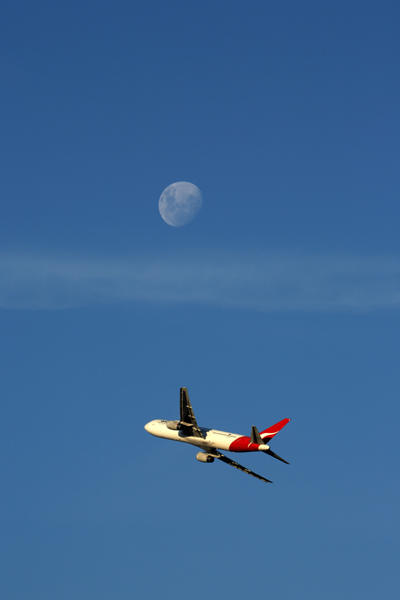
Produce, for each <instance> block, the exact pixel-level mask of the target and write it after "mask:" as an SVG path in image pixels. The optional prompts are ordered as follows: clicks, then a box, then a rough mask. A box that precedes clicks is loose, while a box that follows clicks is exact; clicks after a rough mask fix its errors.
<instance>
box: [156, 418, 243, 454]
mask: <svg viewBox="0 0 400 600" xmlns="http://www.w3.org/2000/svg"><path fill="white" fill-rule="evenodd" d="M167 422H168V421H166V420H163V419H155V420H154V421H150V423H147V425H145V429H146V431H148V432H149V433H151V434H152V435H155V436H156V437H161V438H165V439H167V440H174V441H175V442H186V443H187V444H193V446H198V447H199V448H203V449H204V450H207V449H210V450H211V449H214V450H217V449H218V450H229V447H230V445H231V444H232V442H234V441H235V440H237V439H238V438H241V437H243V436H242V435H238V434H236V433H228V432H226V431H218V430H217V429H207V428H206V427H200V430H201V432H202V434H203V436H204V438H199V437H194V436H191V435H185V434H184V433H183V432H182V431H179V430H178V431H174V430H171V429H168V427H167Z"/></svg>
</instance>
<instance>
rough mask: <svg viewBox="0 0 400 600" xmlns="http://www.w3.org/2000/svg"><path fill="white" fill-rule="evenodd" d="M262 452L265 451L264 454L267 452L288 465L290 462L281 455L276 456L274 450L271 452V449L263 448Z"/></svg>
mask: <svg viewBox="0 0 400 600" xmlns="http://www.w3.org/2000/svg"><path fill="white" fill-rule="evenodd" d="M262 452H265V454H269V455H270V456H273V457H274V458H277V459H278V460H281V461H282V462H284V463H286V464H287V465H290V463H288V461H287V460H285V459H284V458H282V457H281V456H278V455H277V454H275V452H272V450H271V449H269V450H263V451H262Z"/></svg>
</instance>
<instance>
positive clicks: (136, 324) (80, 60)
mask: <svg viewBox="0 0 400 600" xmlns="http://www.w3.org/2000/svg"><path fill="white" fill-rule="evenodd" d="M399 31H400V6H399V4H398V3H397V2H379V3H377V2H368V1H367V2H365V1H364V2H358V1H355V2H342V1H332V2H323V1H315V2H311V1H305V2H294V1H292V2H290V1H273V2H269V1H263V2H261V1H250V2H242V1H240V2H239V1H235V0H230V1H217V2H215V1H214V2H210V1H208V0H206V1H203V2H194V1H188V0H186V1H182V0H179V1H170V2H160V1H151V0H150V1H149V0H147V1H146V2H144V1H134V2H132V1H131V2H124V1H118V0H117V1H115V2H113V3H111V2H104V1H99V0H97V1H96V2H95V1H88V0H80V1H79V2H73V1H69V2H56V3H55V2H35V3H32V2H21V1H18V0H15V1H14V2H12V3H11V2H8V3H5V4H4V3H3V6H2V9H1V19H0V33H1V35H0V74H1V100H0V102H1V104H0V110H1V130H0V136H1V144H0V151H1V165H2V178H1V190H0V202H1V213H0V215H1V218H0V251H1V253H3V254H4V253H10V252H24V253H26V254H28V255H29V254H30V253H42V255H45V256H59V255H62V256H74V257H76V256H78V257H79V256H84V257H87V256H90V257H94V258H96V259H97V258H101V259H103V258H106V259H108V258H110V257H111V258H112V259H113V260H119V257H122V258H126V257H130V256H135V257H142V256H143V257H154V258H156V259H157V258H160V257H161V258H165V257H167V258H168V256H170V255H172V254H173V255H174V256H179V255H184V256H187V255H190V253H191V252H194V253H197V255H201V254H202V253H204V254H205V253H208V254H209V253H210V252H211V253H212V252H213V251H219V252H224V253H226V254H227V255H229V254H230V253H232V254H233V253H235V255H237V254H238V253H239V254H240V253H241V252H244V253H247V255H248V254H249V253H250V254H251V252H253V251H254V252H259V251H263V252H264V251H265V252H292V253H297V252H306V253H307V252H311V253H314V254H315V255H321V256H323V255H325V254H326V253H333V254H335V253H336V254H338V255H341V254H346V253H349V254H355V255H357V256H366V257H368V256H375V255H387V256H398V255H399V254H400V239H399V234H398V231H399V217H400V211H399V183H400V182H399V179H400V178H399V155H400V149H399V124H400V123H399V121H400V119H399V100H400V94H399V92H400V84H399V76H398V74H399V68H400V65H399V57H400V53H399ZM180 180H184V181H191V182H193V183H194V184H196V185H197V186H199V188H200V189H201V190H202V193H203V198H204V205H203V208H202V211H201V212H200V214H199V215H198V217H197V218H196V219H195V220H194V221H193V222H192V223H191V224H189V225H188V226H186V227H183V228H180V229H176V228H172V227H169V226H167V225H166V224H165V223H164V222H163V221H162V219H161V218H160V216H159V213H158V205H157V203H158V198H159V196H160V194H161V192H162V191H163V189H164V188H165V187H166V186H167V185H169V184H170V183H173V182H174V181H180ZM0 323H1V343H0V348H1V356H0V365H1V404H0V405H1V412H0V445H1V486H0V489H1V491H0V502H1V505H0V507H1V512H0V527H1V531H0V534H1V535H0V537H1V564H2V569H1V570H2V576H1V581H0V592H1V596H2V597H3V598H7V600H14V599H15V600H20V599H25V598H29V600H36V599H38V600H39V599H40V600H44V599H46V600H47V599H51V600H55V599H57V600H58V599H60V600H64V599H65V600H67V599H68V600H70V599H71V598H74V599H82V600H88V599H93V600H103V599H115V598H119V599H128V598H144V599H147V598H149V599H150V598H155V597H157V596H159V597H162V598H164V599H165V600H169V599H172V598H181V597H182V598H184V597H186V596H190V597H191V598H193V600H197V599H200V598H204V597H217V596H218V597H222V598H242V597H247V596H249V595H250V596H257V597H258V596H262V597H270V596H273V597H275V598H281V599H285V600H286V599H292V598H298V599H304V600H305V599H307V600H310V599H321V598H324V599H332V600H333V599H336V598H338V597H340V598H363V599H365V600H369V599H372V598H374V599H375V598H378V597H379V598H395V597H397V593H398V587H399V583H400V582H399V568H398V556H399V550H400V548H399V526H400V522H399V509H398V507H399V501H400V494H399V492H400V485H399V457H400V452H399V441H398V440H399V434H398V427H399V416H400V410H399V387H400V372H399V356H400V338H399V325H400V313H399V311H398V309H394V310H388V309H381V310H376V311H370V312H360V313H357V312H351V313H350V312H346V311H344V312H340V313H339V312H337V313H335V311H331V312H324V311H322V312H318V311H315V312H313V311H307V312H301V311H296V310H293V311H282V312H280V311H274V312H254V311H251V310H249V309H246V308H243V309H242V310H239V309H238V310H233V309H228V308H226V309H224V308H223V307H221V308H218V307H212V306H210V307H205V306H199V305H196V304H190V303H187V304H185V305H174V304H172V305H169V304H165V305H164V304H163V303H162V302H161V303H160V304H158V305H154V304H146V303H137V302H136V303H135V302H132V303H129V302H128V303H123V304H120V305H118V304H117V305H115V304H114V305H110V306H107V305H103V306H100V307H99V306H90V305H89V306H85V307H77V308H74V309H69V310H12V309H11V310H5V309H2V310H1V311H0ZM180 386H187V387H188V389H189V393H190V397H191V400H192V404H193V407H194V410H195V414H196V417H197V420H198V422H199V423H200V424H201V425H204V426H210V427H215V428H218V429H223V430H228V431H233V432H238V433H243V434H247V435H248V434H249V432H250V427H251V425H253V424H255V425H257V426H258V427H259V429H263V428H265V427H267V426H269V425H271V424H273V423H275V422H276V421H278V420H280V419H282V418H285V417H289V418H291V419H292V421H291V423H290V424H289V425H288V426H287V427H286V428H285V429H284V430H283V431H282V432H281V433H280V434H279V436H278V437H277V438H276V439H275V441H274V443H273V449H274V450H275V451H276V452H277V453H278V454H280V455H282V456H283V457H284V458H286V459H287V460H289V461H290V463H291V465H290V466H286V465H283V464H282V463H280V462H278V461H274V460H273V459H271V458H269V457H266V456H264V455H261V456H259V455H256V456H246V455H241V456H240V458H239V462H241V463H243V464H245V465H246V466H248V467H249V468H251V469H253V470H255V471H257V472H259V473H261V474H263V475H265V476H266V477H268V478H271V479H272V480H273V481H274V482H275V483H274V484H273V485H266V484H263V483H262V482H260V481H258V480H256V479H253V478H251V477H248V476H246V475H244V474H243V473H240V472H238V471H236V470H234V469H231V468H229V467H227V466H226V465H223V464H222V463H221V464H220V463H218V464H216V463H214V464H213V465H207V466H206V465H202V464H200V463H198V462H197V461H196V460H195V450H194V449H193V448H191V447H190V446H186V445H183V444H182V445H180V444H172V443H170V442H167V441H164V440H160V439H156V438H153V437H150V436H149V435H148V434H147V433H146V432H145V430H144V429H143V426H144V424H145V423H146V422H147V421H150V420H152V419H154V418H173V419H174V418H178V416H179V412H178V409H179V405H178V401H179V387H180Z"/></svg>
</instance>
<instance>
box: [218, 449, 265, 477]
mask: <svg viewBox="0 0 400 600" xmlns="http://www.w3.org/2000/svg"><path fill="white" fill-rule="evenodd" d="M208 452H209V451H208ZM209 453H210V454H211V455H212V456H214V457H215V458H218V459H219V460H221V461H222V462H224V463H226V464H227V465H231V466H232V467H235V469H239V471H243V472H244V473H247V474H248V475H253V477H256V478H257V479H261V481H265V482H266V483H272V481H270V479H266V478H265V477H261V475H257V473H254V471H250V469H247V467H243V466H242V465H239V463H237V462H235V461H234V460H231V459H230V458H228V457H227V456H225V455H224V454H221V452H215V453H214V452H212V453H211V452H209Z"/></svg>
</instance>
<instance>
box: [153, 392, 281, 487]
mask: <svg viewBox="0 0 400 600" xmlns="http://www.w3.org/2000/svg"><path fill="white" fill-rule="evenodd" d="M180 417H181V418H180V420H179V421H166V420H164V419H156V420H154V421H150V423H147V425H145V429H146V431H148V432H149V433H151V434H152V435H155V436H157V437H161V438H165V439H167V440H174V441H176V442H186V443H187V444H192V445H193V446H197V447H198V448H200V449H201V451H200V452H198V453H197V454H196V458H197V460H199V461H200V462H205V463H208V462H214V459H215V458H218V460H221V461H222V462H224V463H226V464H228V465H231V466H232V467H235V468H236V469H239V470H240V471H244V472H245V473H248V474H249V475H253V477H257V479H261V481H265V482H267V483H272V482H271V481H270V480H269V479H266V478H265V477H261V475H257V473H254V472H253V471H250V469H247V468H246V467H242V465H239V464H238V463H237V462H235V461H234V460H231V459H230V458H228V457H227V456H224V454H221V452H219V450H228V451H229V452H264V453H265V454H269V455H270V456H273V457H274V458H277V459H278V460H281V461H282V462H284V463H286V464H287V465H288V464H289V463H288V462H287V461H286V460H284V459H283V458H281V457H280V456H278V455H277V454H275V453H274V452H272V450H271V448H270V447H269V442H270V441H271V440H272V438H273V437H274V436H275V435H276V434H277V433H279V431H280V430H281V429H283V427H285V425H287V423H289V421H290V419H283V420H282V421H279V423H276V424H275V425H272V427H269V428H268V429H264V431H261V433H259V431H258V429H257V427H255V426H254V425H253V427H252V428H251V436H250V437H247V436H245V435H239V434H236V433H227V432H226V431H218V430H217V429H207V428H206V427H199V426H198V425H197V421H196V418H195V416H194V413H193V408H192V405H191V403H190V400H189V394H188V391H187V389H186V388H184V387H183V388H181V391H180Z"/></svg>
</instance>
